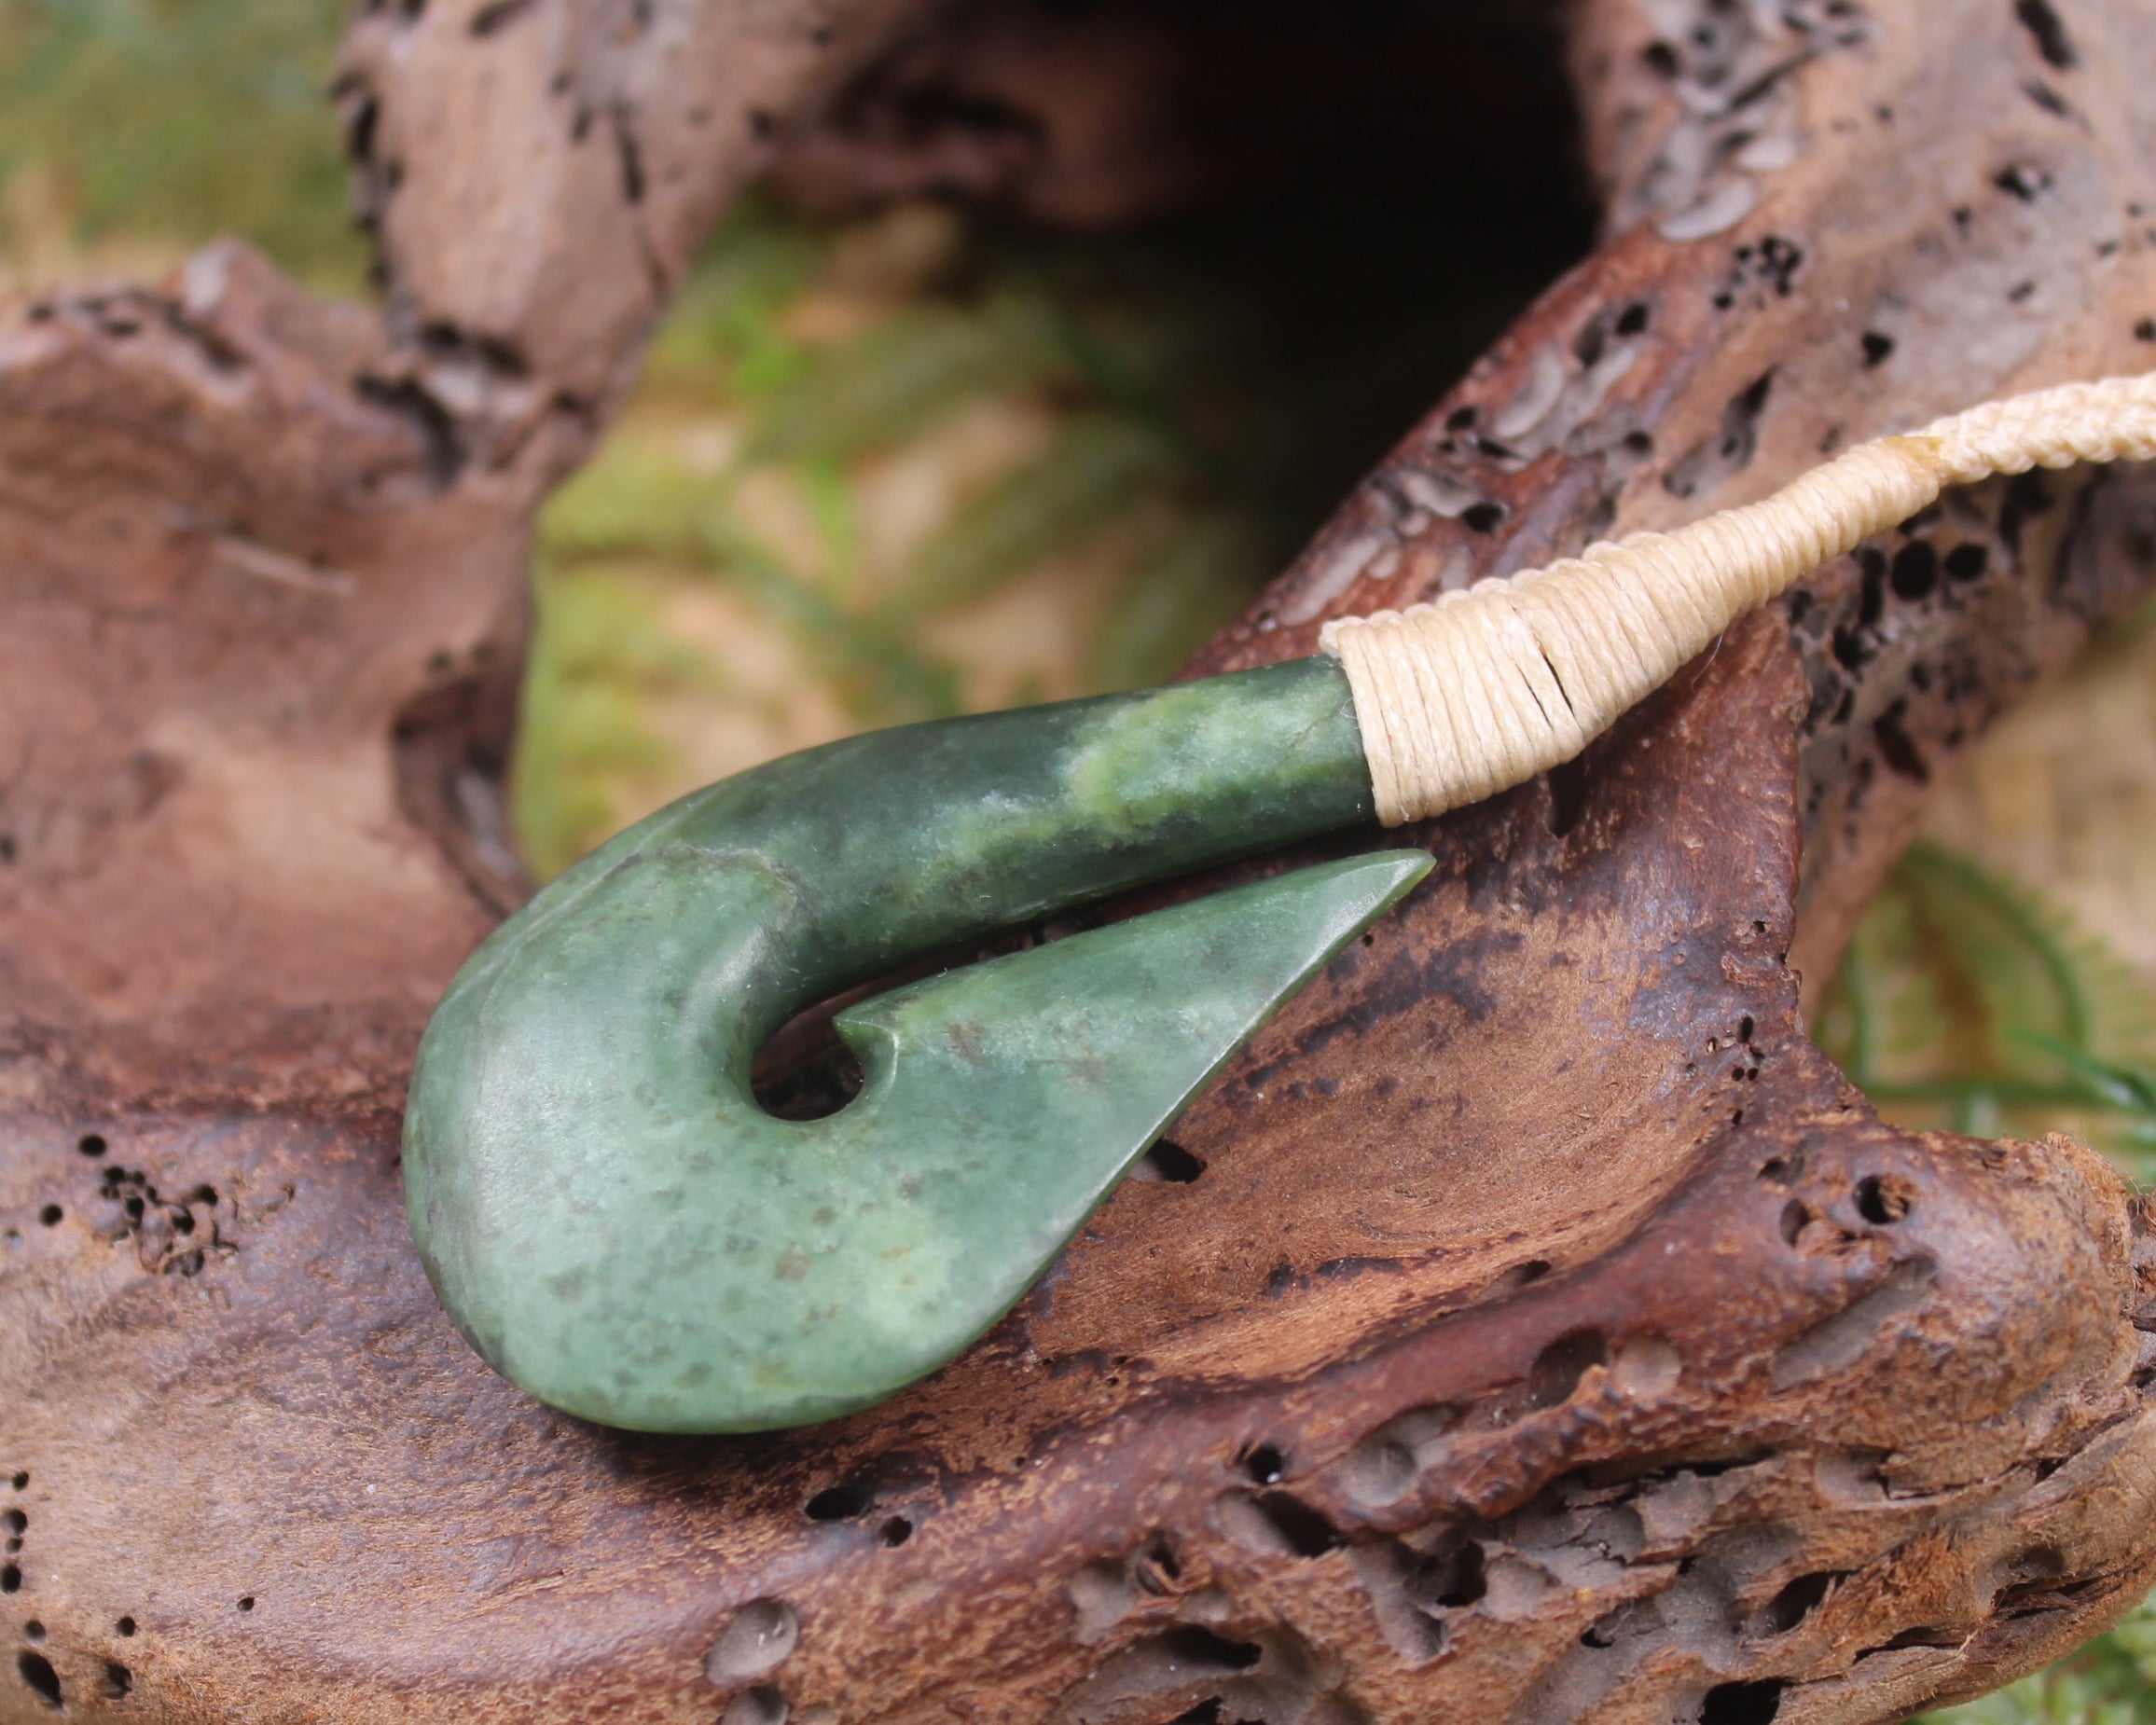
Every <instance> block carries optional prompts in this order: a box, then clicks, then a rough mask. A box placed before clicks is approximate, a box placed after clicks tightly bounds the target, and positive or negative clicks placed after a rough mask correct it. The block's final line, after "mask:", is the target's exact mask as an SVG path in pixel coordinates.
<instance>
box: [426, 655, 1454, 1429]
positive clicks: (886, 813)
mask: <svg viewBox="0 0 2156 1725" xmlns="http://www.w3.org/2000/svg"><path fill="white" fill-rule="evenodd" d="M1371 814H1372V805H1371V788H1370V778H1369V773H1368V770H1367V768H1366V767H1365V766H1364V764H1363V756H1362V749H1361V736H1360V733H1359V731H1358V729H1357V725H1356V720H1355V714H1354V708H1353V705H1352V701H1351V697H1350V696H1349V692H1348V685H1347V678H1346V676H1345V674H1344V673H1343V672H1342V670H1341V669H1340V667H1339V664H1338V662H1337V661H1335V660H1334V659H1331V658H1311V659H1300V660H1296V661H1293V662H1292V663H1288V664H1283V665H1278V666H1272V667H1268V668H1265V669H1259V670H1251V671H1241V672H1237V673H1233V674H1231V675H1227V676H1221V677H1213V678H1209V679H1206V680H1204V681H1200V682H1194V683H1182V684H1178V685H1173V686H1170V687H1167V688H1157V689H1147V690H1140V691H1138V692H1136V693H1132V694H1127V695H1115V696H1105V697H1098V698H1095V699H1088V700H1078V701H1068V702H1063V703H1060V704H1057V705H1054V706H1047V707H1037V708H1029V709H1022V710H1019V711H1011V712H1003V713H993V714H988V715H984V716H981V717H977V718H967V719H954V720H947V721H937V722H933V723H929V724H914V725H906V726H903V727H899V728H896V729H892V730H888V731H879V732H875V733H871V734H869V735H866V736H862V737H856V738H850V739H848V740H846V741H842V742H836V743H832V744H830V745H828V746H826V747H823V748H820V749H812V750H809V751H807V752H803V753H800V754H795V755H790V756H787V757H786V758H784V759H782V760H778V761H773V762H771V763H769V764H768V765H767V766H760V767H757V768H755V769H753V771H750V772H746V773H743V774H741V775H739V777H737V778H734V779H729V780H725V781H724V782H722V783H719V784H715V785H712V786H710V787H708V788H707V789H705V790H702V791H698V792H696V793H692V794H690V795H688V796H685V797H684V798H682V799H681V800H680V801H679V802H676V803H674V804H673V805H672V806H670V807H667V808H665V809H662V810H660V811H659V812H658V813H657V814H655V815H653V816H651V817H650V818H649V819H648V820H645V821H642V822H641V823H639V824H638V825H636V826H633V827H630V828H629V830H628V831H626V832H624V833H622V834H621V835H618V836H617V837H615V838H614V839H613V840H611V841H610V842H609V843H608V844H606V845H605V846H604V847H602V848H601V849H599V850H597V851H595V852H594V853H593V854H592V855H590V856H589V857H587V858H586V859H585V860H584V861H583V862H579V863H578V864H577V865H576V866H575V867H574V868H572V869H571V870H570V871H569V872H568V873H566V874H564V875H563V876H561V877H560V879H558V880H556V881H555V882H553V884H551V885H550V886H548V887H547V888H546V890H543V891H542V892H540V893H539V894H538V895H537V896H536V897H534V898H533V899H532V902H531V903H530V904H527V905H526V906H525V907H524V908H523V909H522V910H521V911H519V912H518V914H517V915H516V916H514V917H512V918H510V919H509V920H508V921H507V922H505V923H504V924H503V926H502V927H501V928H500V929H499V930H497V931H495V933H494V934H493V935H492V936H491V938H490V939H489V940H488V941H487V942H486V944H485V945H482V946H481V947H480V948H479V950H478V951H477V953H476V954H474V956H473V957H472V959H471V960H470V961H469V962H468V963H467V964H466V965H465V966H464V968H463V972H462V973H460V974H459V975H458V976H457V978H456V980H455V982H454V983H453V984H452V985H451V986H450V987H449V991H448V993H447V994H446V995H445V996H444V997H443V999H442V1000H441V1003H440V1005H439V1006H438V1007H437V1009H436V1010H435V1014H434V1017H433V1020H432V1022H431V1023H430V1024H429V1025H428V1027H427V1030H426V1035H425V1037H424V1039H423V1041H422V1045H421V1049H420V1055H419V1061H418V1065H417V1067H416V1069H415V1070H414V1072H413V1076H412V1087H411V1096H410V1101H409V1104H408V1110H407V1113H406V1120H405V1154H404V1170H405V1182H406V1190H407V1197H408V1206H409V1209H410V1216H411V1224H412V1232H413V1234H414V1235H415V1236H416V1239H417V1241H418V1245H419V1249H420V1253H421V1256H422V1260H423V1262H424V1263H425V1266H426V1270H427V1274H428V1276H429V1277H430V1278H431V1279H432V1281H433V1283H434V1286H435V1291H436V1292H437V1293H438V1294H439V1295H440V1297H441V1301H442V1304H443V1305H444V1306H445V1307H446V1308H447V1310H448V1312H449V1316H450V1318H452V1319H453V1320H454V1321H455V1323H456V1325H457V1327H458V1329H459V1330H460V1331H461V1332H463V1335H464V1336H465V1337H466V1339H467V1340H469V1341H470V1343H471V1344H472V1345H473V1346H474V1347H475V1348H477V1350H478V1352H479V1353H480V1354H481V1355H482V1356H484V1357H485V1358H486V1359H487V1360H488V1361H490V1362H491V1364H492V1365H493V1366H494V1367H495V1368H496V1369H497V1370H498V1371H500V1372H501V1373H503V1374H504V1376H506V1377H507V1378H509V1379H510V1380H511V1381H513V1382H514V1383H516V1384H518V1386H520V1387H522V1388H524V1389H526V1390H528V1391H530V1392H531V1393H532V1395H534V1396H537V1397H538V1398H540V1399H541V1400H542V1401H546V1402H549V1403H551V1404H552V1405H554V1406H556V1407H558V1408H560V1409H563V1410H565V1411H567V1412H569V1413H572V1414H580V1415H582V1416H584V1417H586V1418H588V1419H592V1420H596V1421H599V1422H601V1423H602V1424H605V1425H610V1426H618V1427H626V1428H632V1429H637V1430H644V1431H670V1432H727V1431H757V1430H767V1429H771V1428H781V1427H790V1426H801V1425H807V1424H810V1423H812V1422H815V1421H818V1420H823V1419H829V1418H832V1417H835V1416H836V1415H838V1414H847V1413H850V1412H852V1411H854V1410H857V1409H860V1408H864V1407H866V1406H869V1405H871V1404H873V1403H875V1402H877V1401H881V1400H883V1399H884V1398H885V1397H888V1396H890V1395H891V1394H892V1393H893V1392H894V1391H896V1390H898V1389H900V1388H902V1387H905V1385H907V1384H909V1383H912V1382H914V1381H915V1380H916V1379H918V1378H919V1377H921V1376H923V1375H924V1374H926V1373H930V1372H933V1371H934V1370H935V1369H936V1368H937V1367H938V1366H940V1365H942V1364H944V1363H945V1362H946V1361H947V1360H949V1359H952V1358H953V1357H954V1356H956V1355H957V1354H959V1353H960V1352H961V1351H962V1350H963V1349H964V1348H965V1347H966V1346H967V1345H969V1344H970V1343H972V1342H973V1341H974V1339H975V1338H976V1337H978V1336H979V1335H980V1334H981V1333H982V1332H984V1331H986V1330H987V1329H988V1328H989V1326H991V1325H992V1324H993V1323H994V1322H995V1321H996V1320H997V1318H1000V1317H1001V1316H1002V1314H1003V1313H1004V1312H1005V1311H1007V1310H1008V1309H1009V1308H1010V1306H1011V1305H1012V1304H1013V1303H1014V1302H1016V1300H1017V1299H1018V1298H1019V1296H1020V1295H1021V1294H1023V1293H1024V1292H1025V1290H1027V1289H1028V1288H1029V1287H1030V1285H1031V1284H1032V1283H1033V1281H1034V1280H1035V1279H1036V1278H1037V1277H1038V1276H1040V1275H1041V1273H1042V1271H1043V1270H1044V1269H1045V1268H1046V1267H1047V1265H1048V1264H1049V1263H1050V1262H1051V1261H1052V1260H1053V1259H1054V1257H1055V1255H1056V1254H1057V1251H1059V1250H1060V1249H1062V1247H1063V1246H1064V1244H1065V1243H1066V1242H1067V1241H1068V1240H1069V1239H1070V1238H1071V1235H1073V1234H1074V1233H1075V1232H1076V1231H1077V1230H1078V1228H1079V1227H1080V1226H1081V1225H1082V1224H1083V1223H1084V1222H1085V1219H1086V1217H1087V1216H1088V1215H1090V1214H1091V1213H1092V1211H1093V1210H1094V1208H1095V1207H1097V1206H1098V1205H1099V1204H1100V1203H1101V1201H1102V1200H1103V1199H1104V1198H1106V1197H1107V1195H1108V1194H1109V1193H1110V1192H1111V1191H1112V1190H1113V1188H1114V1186H1115V1183H1116V1182H1117V1180H1119V1179H1120V1178H1121V1177H1122V1176H1123V1174H1124V1173H1125V1172H1126V1170H1127V1169H1128V1168H1129V1166H1131V1164H1132V1163H1133V1162H1135V1161H1136V1160H1137V1159H1138V1157H1139V1156H1140V1155H1141V1154H1142V1153H1143V1152H1144V1151H1145V1150H1146V1148H1147V1147H1148V1146H1149V1145H1150V1144H1151V1143H1152V1142H1153V1141H1154V1138H1156V1137H1158V1135H1159V1134H1160V1133H1161V1132H1162V1131H1163V1130H1164V1129H1165V1128H1166V1127H1167V1126H1168V1124H1169V1123H1170V1122H1172V1121H1173V1120H1174V1118H1175V1117H1176V1115H1177V1114H1178V1113H1179V1112H1181V1111H1182V1109H1183V1107H1184V1106H1185V1105H1186V1104H1187V1103H1188V1102H1189V1101H1190V1099H1191V1098H1192V1097H1193V1096H1194V1095H1195V1093H1196V1092H1197V1091H1198V1090H1199V1089H1200V1087H1202V1086H1203V1085H1204V1084H1205V1083H1206V1082H1207V1080H1208V1079H1209V1078H1210V1077H1211V1076H1212V1075H1213V1073H1215V1072H1216V1071H1217V1070H1219V1069H1220V1068H1221V1066H1222V1065H1223V1062H1225V1061H1226V1060H1227V1059H1228V1058H1229V1057H1230V1056H1232V1055H1233V1054H1234V1053H1235V1052H1236V1050H1237V1049H1238V1048H1239V1047H1241V1046H1242V1044H1243V1043H1244V1042H1245V1041H1247V1040H1248V1039H1249V1037H1250V1036H1251V1034H1252V1033H1253V1032H1254V1031H1255V1030H1256V1029H1257V1028H1258V1027H1259V1026H1261V1025H1262V1024H1263V1023H1264V1022H1265V1019H1266V1018H1267V1017H1268V1016H1269V1015H1270V1014H1272V1012H1273V1011H1274V1010H1275V1009H1276V1008H1277V1007H1278V1005H1279V1004H1280V1003H1281V1002H1282V1001H1283V1000H1286V999H1287V998H1288V997H1289V996H1291V995H1292V994H1293V993H1294V992H1295V990H1296V989H1297V988H1299V987H1302V985H1303V984H1304V983H1305V982H1306V981H1307V980H1308V979H1309V978H1310V977H1311V976H1312V975H1313V974H1315V973H1317V972H1318V971H1319V970H1320V969H1321V968H1322V967H1323V966H1324V965H1325V964H1326V963H1327V962H1328V961H1329V960H1330V959H1332V958H1334V955H1336V954H1337V953H1338V952H1339V951H1340V950H1341V949H1342V948H1343V947H1344V946H1346V945H1347V944H1348V943H1349V942H1350V941H1352V940H1353V939H1354V938H1355V937H1356V936H1357V935H1358V934H1359V933H1361V931H1362V930H1363V929H1364V928H1365V927H1367V926H1368V925H1369V924H1370V923H1371V922H1372V921H1373V920H1374V919H1375V918H1377V917H1379V916H1380V915H1382V914H1383V913H1384V911H1385V910H1386V909H1387V908H1388V907H1389V906H1390V905H1391V904H1395V903H1396V902H1397V901H1398V900H1399V899H1400V898H1401V897H1402V896H1403V894H1404V893H1406V892H1407V891H1408V890H1409V889H1410V888H1412V887H1413V886H1414V885H1415V884H1416V882H1417V881H1418V880H1419V879H1421V877H1422V876H1423V875H1424V874H1426V873H1427V872H1428V870H1429V868H1430V858H1429V857H1428V856H1427V855H1425V854H1424V853H1423V852H1421V851H1419V850H1416V849H1406V850H1399V849H1394V850H1380V851H1375V852H1373V853H1370V854H1367V855H1363V856H1359V857H1354V858H1350V859H1348V860H1347V861H1344V862H1329V863H1324V864H1321V865H1319V866H1316V867H1310V868H1304V869H1301V870H1298V871H1296V872H1294V873H1292V874H1287V875H1283V876H1278V877H1276V878H1273V879H1268V880H1264V881H1260V882H1258V883H1256V884H1253V885H1249V886H1243V887H1239V888H1237V889H1235V890H1230V891H1225V892H1222V893H1219V894H1216V895H1213V896H1211V897H1207V898H1200V899H1197V900H1195V901H1192V902H1190V903H1187V904H1181V905H1178V906H1176V907H1174V908H1171V909H1167V910H1161V911H1155V912H1154V913H1152V914H1150V915H1146V916H1141V917H1137V918H1131V919H1130V920H1127V921H1125V922H1121V923H1117V924H1114V925H1112V926H1109V927H1106V928H1101V929H1098V930H1095V931H1090V932H1086V933H1081V934H1075V935H1072V936H1071V937H1069V938H1067V939H1063V940H1060V941H1055V942H1052V943H1049V944H1046V945H1039V946H1035V947H1033V948H1031V949H1030V950H1027V951H1023V952H1018V953H1016V954H1013V955H1010V956H1008V957H1004V958H1000V959H990V960H988V961H986V962H982V963H978V964H972V965H965V966H962V967H961V968H956V969H952V970H949V971H947V972H945V973H942V974H939V975H934V976H932V977H929V978H928V979H926V980H924V981H919V982H915V983H913V984H911V985H910V986H907V987H901V988H898V989H896V990H894V991H892V992H890V993H886V994H883V995H880V996H877V997H875V998H872V999H870V1000H866V1001H864V1002H863V1003H861V1004H858V1005H855V1006H853V1007H851V1008H850V1009H848V1010H847V1011H845V1012H843V1013H841V1014H839V1015H838V1017H837V1019H836V1029H837V1031H838V1033H839V1035H840V1036H842V1037H843V1038H844V1039H845V1041H846V1042H847V1043H848V1044H849V1045H850V1047H851V1049H852V1050H853V1052H854V1054H855V1055H856V1056H858V1057H859V1059H860V1061H861V1065H862V1068H863V1071H864V1083H863V1085H862V1089H861V1092H860V1094H859V1095H858V1096H857V1097H855V1098H854V1099H853V1100H852V1101H850V1102H849V1103H848V1104H847V1105H846V1106H845V1107H844V1108H842V1109H840V1110H838V1111H836V1112H835V1113H833V1114H831V1115H829V1116H827V1117H825V1118H823V1119H820V1120H808V1121H789V1120H781V1119H778V1118H775V1117H773V1116H772V1115H770V1114H769V1113H767V1112H766V1111H764V1110H763V1109H762V1108H761V1107H760V1106H759V1105H758V1104H757V1102H756V1100H755V1098H754V1097H753V1095H752V1094H751V1090H750V1070H751V1067H752V1064H753V1061H754V1059H755V1056H756V1054H757V1051H758V1050H759V1049H760V1048H761V1047H762V1046H763V1045H764V1043H765V1042H767V1040H768V1039H769V1037H770V1036H771V1035H772V1033H773V1032H774V1031H775V1030H776V1029H777V1028H779V1027H780V1026H781V1024H783V1023H784V1022H785V1021H786V1020H787V1019H788V1018H790V1017H791V1016H792V1015H793V1014H795V1013H796V1012H798V1011H800V1010H802V1009H803V1008H804V1007H807V1006H808V1005H812V1004H814V1003H815V1002H816V1001H818V1000H827V999H829V998H830V997H831V996H832V995H834V994H835V993H837V992H839V991H841V990H843V989H846V988H849V987H855V986H858V985H860V984H862V983H864V982H868V981H871V980H873V979H875V978H877V977H879V976H885V975H889V974H891V973H892V972H894V971H896V970H899V969H901V968H902V967H905V966H906V965H908V964H910V963H916V962H918V961H919V959H922V958H924V957H928V956H931V955H934V954H937V953H942V952H947V951H951V950H954V949H957V950H962V949H963V948H964V947H965V946H966V945H967V944H969V943H974V944H978V943H979V942H981V941H983V940H984V939H986V938H987V937H988V936H990V935H993V934H994V933H996V932H998V931H1002V930H1006V929H1009V928H1011V927H1013V926H1014V925H1017V924H1022V923H1024V922H1025V921H1027V920H1029V919H1030V918H1038V917H1041V916H1043V915H1045V914H1047V913H1050V912H1053V911H1056V910H1057V909H1059V908H1062V907H1065V906H1069V905H1072V904H1079V903H1082V902H1084V901H1085V900H1087V899H1092V898H1096V897H1099V895H1101V894H1104V893H1110V892H1113V891H1116V890H1120V889H1123V888H1127V887H1132V886H1136V885H1139V884H1140V883H1142V882H1146V881H1151V880H1158V879H1162V878H1165V877H1168V876H1174V875H1178V874H1182V873H1185V872H1187V871H1189V870H1192V869H1195V868H1199V867H1203V866H1206V865H1208V864H1211V863H1215V862H1224V861H1227V860H1229V859H1231V858H1234V857H1237V856H1242V855H1248V854H1250V853H1252V852H1255V851H1260V850H1265V849H1270V848H1273V847H1276V846H1278V845H1281V844H1284V843H1288V842H1291V841H1293V840H1295V839H1298V838H1304V837H1307V836H1310V835H1316V834H1319V833H1322V832H1326V831H1329V830H1332V829H1334V828H1338V827H1343V826H1347V825H1350V824H1352V823H1354V822H1357V821H1367V820H1369V819H1370V818H1371Z"/></svg>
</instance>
